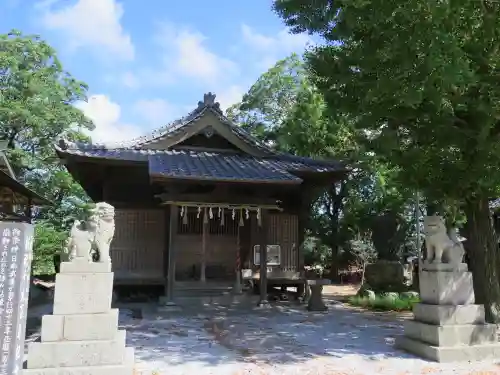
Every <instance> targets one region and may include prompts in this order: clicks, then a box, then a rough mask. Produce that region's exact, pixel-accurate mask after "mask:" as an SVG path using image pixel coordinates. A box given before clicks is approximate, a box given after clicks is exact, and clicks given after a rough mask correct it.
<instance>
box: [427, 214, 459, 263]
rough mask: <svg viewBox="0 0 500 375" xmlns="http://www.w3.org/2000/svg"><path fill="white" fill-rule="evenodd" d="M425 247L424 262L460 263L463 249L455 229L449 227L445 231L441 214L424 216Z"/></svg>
mask: <svg viewBox="0 0 500 375" xmlns="http://www.w3.org/2000/svg"><path fill="white" fill-rule="evenodd" d="M424 233H425V247H426V251H427V256H426V257H425V260H424V262H425V263H448V264H451V265H452V266H458V265H459V264H460V263H462V260H463V257H464V254H465V250H464V246H463V245H462V242H461V241H460V240H459V239H458V236H457V231H456V229H455V228H451V229H450V230H449V231H448V232H447V231H446V224H445V221H444V218H443V217H442V216H437V215H434V216H426V217H425V218H424Z"/></svg>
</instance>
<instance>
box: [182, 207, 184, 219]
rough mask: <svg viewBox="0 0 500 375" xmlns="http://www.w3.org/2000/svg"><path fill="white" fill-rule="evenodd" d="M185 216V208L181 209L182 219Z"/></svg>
mask: <svg viewBox="0 0 500 375" xmlns="http://www.w3.org/2000/svg"><path fill="white" fill-rule="evenodd" d="M183 216H184V206H182V207H181V217H183Z"/></svg>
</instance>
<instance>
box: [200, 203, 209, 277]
mask: <svg viewBox="0 0 500 375" xmlns="http://www.w3.org/2000/svg"><path fill="white" fill-rule="evenodd" d="M207 236H208V215H207V209H206V208H204V209H203V226H202V230H201V267H200V280H201V282H203V283H204V282H206V281H207V279H206V274H205V271H206V267H207Z"/></svg>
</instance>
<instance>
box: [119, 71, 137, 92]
mask: <svg viewBox="0 0 500 375" xmlns="http://www.w3.org/2000/svg"><path fill="white" fill-rule="evenodd" d="M121 81H122V83H123V84H124V85H125V86H126V87H128V88H130V89H135V88H137V87H139V85H140V80H139V78H138V77H137V75H135V74H134V73H132V72H125V73H123V75H122V77H121Z"/></svg>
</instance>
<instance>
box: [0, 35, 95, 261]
mask: <svg viewBox="0 0 500 375" xmlns="http://www.w3.org/2000/svg"><path fill="white" fill-rule="evenodd" d="M86 92H87V86H86V85H85V84H84V83H83V82H80V81H78V80H76V79H75V78H74V77H72V76H71V75H70V74H69V73H67V72H66V71H64V69H63V67H62V65H61V63H60V61H59V60H58V58H57V55H56V52H55V50H54V49H53V48H52V47H51V46H50V45H49V44H47V43H46V42H45V41H43V40H42V39H40V38H39V37H38V36H32V35H23V34H22V33H21V32H18V31H11V32H10V33H8V34H4V35H0V139H4V140H7V141H8V157H9V159H10V161H11V163H12V165H13V169H14V170H15V173H16V175H17V178H18V179H19V180H21V181H23V182H25V183H27V184H28V185H30V186H31V187H32V188H33V189H35V190H36V191H38V192H40V193H41V194H43V195H44V196H45V197H47V198H48V199H49V200H50V201H51V202H52V203H53V205H52V206H49V207H44V208H42V209H41V210H39V211H38V212H37V216H36V221H37V223H41V224H42V225H40V227H39V228H37V232H36V233H37V240H36V242H35V244H37V243H43V244H44V246H43V251H42V250H41V251H42V252H43V253H44V254H46V253H47V251H48V250H47V249H48V248H51V249H52V251H53V252H54V251H57V250H58V249H60V247H61V245H62V244H61V241H60V238H61V235H62V234H61V233H63V231H64V230H65V229H67V227H68V223H69V219H71V218H72V216H73V215H74V214H75V213H76V214H79V213H81V212H82V211H84V209H85V207H86V202H87V198H86V196H85V194H84V192H83V191H82V189H81V187H80V186H79V185H78V184H77V183H75V181H73V179H72V178H71V176H70V175H69V174H68V173H67V171H66V170H65V169H64V168H63V166H61V165H60V164H59V162H58V159H57V158H56V155H55V152H54V148H53V143H54V142H55V141H56V138H57V137H58V136H60V135H62V134H65V136H66V137H68V138H70V139H82V138H83V137H84V136H83V135H82V134H81V133H80V132H79V131H77V130H76V129H78V128H87V129H92V127H93V124H92V122H91V121H90V120H89V119H88V118H86V117H85V116H84V114H83V112H82V111H81V110H79V109H78V108H76V107H75V106H74V104H75V103H77V102H78V101H82V100H86ZM75 125H78V127H77V126H75ZM40 236H42V237H43V238H44V239H41V238H40ZM51 239H57V240H54V241H55V242H54V243H53V244H52V247H50V246H48V245H47V244H48V243H51ZM52 242H53V241H52ZM35 250H37V249H35ZM38 258H39V257H37V256H36V257H35V259H38Z"/></svg>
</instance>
